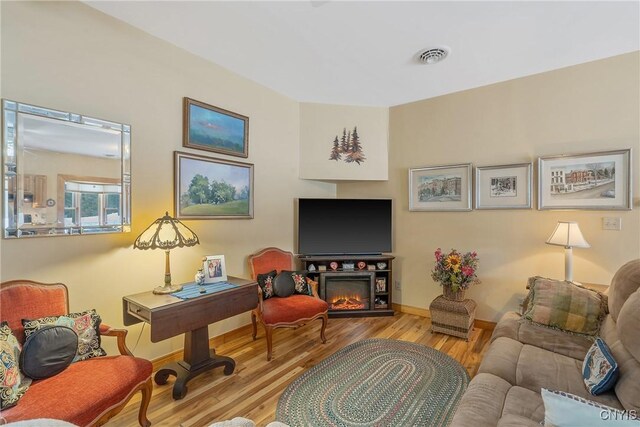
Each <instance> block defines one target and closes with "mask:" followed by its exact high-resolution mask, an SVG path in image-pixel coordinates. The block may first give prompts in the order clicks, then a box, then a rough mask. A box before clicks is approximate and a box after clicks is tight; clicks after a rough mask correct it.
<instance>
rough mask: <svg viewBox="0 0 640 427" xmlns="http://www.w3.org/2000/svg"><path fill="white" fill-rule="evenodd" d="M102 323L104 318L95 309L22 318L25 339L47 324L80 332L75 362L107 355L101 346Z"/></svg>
mask: <svg viewBox="0 0 640 427" xmlns="http://www.w3.org/2000/svg"><path fill="white" fill-rule="evenodd" d="M100 323H102V319H101V318H100V316H99V315H98V313H96V311H95V310H93V309H92V310H87V311H83V312H80V313H70V314H67V315H64V316H50V317H43V318H41V319H35V320H29V319H22V325H23V326H24V336H25V339H26V338H29V335H31V334H33V333H34V332H35V331H37V330H38V329H40V328H42V327H44V326H47V325H62V326H68V327H69V328H71V329H73V330H74V332H75V333H76V334H78V351H77V352H76V357H74V358H73V362H79V361H81V360H87V359H91V358H92V357H100V356H106V355H107V352H106V351H104V350H103V349H102V347H100Z"/></svg>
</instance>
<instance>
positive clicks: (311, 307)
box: [262, 295, 329, 325]
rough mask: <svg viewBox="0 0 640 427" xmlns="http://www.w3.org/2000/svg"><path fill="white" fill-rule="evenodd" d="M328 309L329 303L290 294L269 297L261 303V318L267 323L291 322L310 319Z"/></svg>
mask: <svg viewBox="0 0 640 427" xmlns="http://www.w3.org/2000/svg"><path fill="white" fill-rule="evenodd" d="M328 309H329V305H328V304H327V303H326V302H325V301H323V300H321V299H318V298H314V297H310V296H307V295H291V296H290V297H287V298H279V297H274V298H269V299H268V300H266V301H264V302H263V305H262V320H264V322H265V323H266V324H268V325H275V324H278V323H292V322H296V321H298V320H302V319H311V318H312V317H314V316H316V315H317V314H319V313H323V312H325V311H327V310H328Z"/></svg>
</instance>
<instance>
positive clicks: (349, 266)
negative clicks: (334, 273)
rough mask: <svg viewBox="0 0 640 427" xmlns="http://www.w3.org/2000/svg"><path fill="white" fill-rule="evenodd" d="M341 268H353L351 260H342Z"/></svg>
mask: <svg viewBox="0 0 640 427" xmlns="http://www.w3.org/2000/svg"><path fill="white" fill-rule="evenodd" d="M342 269H343V270H354V269H355V266H354V264H353V263H352V262H343V263H342Z"/></svg>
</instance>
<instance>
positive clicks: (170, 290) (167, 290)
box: [153, 285, 182, 295]
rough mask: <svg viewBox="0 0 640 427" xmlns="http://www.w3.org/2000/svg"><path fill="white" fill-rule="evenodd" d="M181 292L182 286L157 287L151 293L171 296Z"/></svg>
mask: <svg viewBox="0 0 640 427" xmlns="http://www.w3.org/2000/svg"><path fill="white" fill-rule="evenodd" d="M181 290H182V285H164V286H158V287H157V288H155V289H154V290H153V293H154V294H158V295H166V294H172V293H174V292H178V291H181Z"/></svg>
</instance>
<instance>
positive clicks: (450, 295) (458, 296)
mask: <svg viewBox="0 0 640 427" xmlns="http://www.w3.org/2000/svg"><path fill="white" fill-rule="evenodd" d="M464 292H465V290H464V289H462V288H458V291H457V292H453V290H451V287H450V286H443V287H442V296H443V297H445V298H446V299H448V300H450V301H464Z"/></svg>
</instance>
